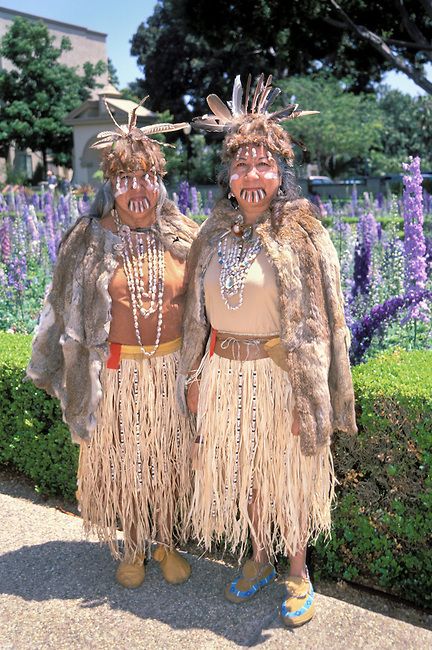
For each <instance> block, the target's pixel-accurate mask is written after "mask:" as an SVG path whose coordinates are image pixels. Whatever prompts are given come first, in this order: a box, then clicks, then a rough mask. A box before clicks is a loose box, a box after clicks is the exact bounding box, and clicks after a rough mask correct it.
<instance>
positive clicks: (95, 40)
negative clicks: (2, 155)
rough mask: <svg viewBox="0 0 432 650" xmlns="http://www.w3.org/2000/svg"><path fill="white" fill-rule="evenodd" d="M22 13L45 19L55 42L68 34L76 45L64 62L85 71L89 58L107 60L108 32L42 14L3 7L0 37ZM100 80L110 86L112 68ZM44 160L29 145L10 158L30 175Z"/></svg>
mask: <svg viewBox="0 0 432 650" xmlns="http://www.w3.org/2000/svg"><path fill="white" fill-rule="evenodd" d="M18 16H19V17H21V18H25V19H26V20H31V21H38V20H41V21H42V22H43V23H44V24H45V25H46V26H47V28H48V31H49V33H50V34H51V35H52V36H54V38H55V41H54V43H55V44H56V45H59V44H60V41H61V39H62V38H63V37H64V36H67V38H68V39H69V40H70V42H71V45H72V49H71V50H70V51H68V52H63V53H62V55H61V57H60V62H61V63H64V64H65V65H67V66H70V67H78V71H79V72H82V66H83V64H84V63H86V62H87V61H89V62H90V63H93V64H96V63H97V62H98V61H104V62H105V63H106V62H107V60H108V57H107V49H106V38H107V35H106V34H104V33H102V32H96V31H93V30H90V29H87V28H86V27H80V26H78V25H71V24H69V23H63V22H60V21H57V20H51V19H50V18H43V17H42V16H36V15H33V14H28V13H24V12H22V11H15V10H13V9H5V8H3V7H0V38H2V37H3V36H4V35H5V33H6V31H7V30H8V28H9V27H10V26H11V24H12V22H13V21H14V19H15V18H17V17H18ZM11 68H12V64H11V63H10V61H8V60H7V59H2V58H1V57H0V69H4V70H11ZM97 82H98V83H99V84H102V85H103V86H106V85H107V84H108V71H106V72H104V73H103V74H102V75H101V76H100V77H98V79H97ZM99 92H100V90H99ZM97 93H98V89H95V90H93V94H92V98H93V99H96V100H97V99H98V94H97ZM41 162H42V156H41V155H40V154H39V153H38V152H32V151H30V150H29V149H28V150H27V151H18V150H14V149H13V148H12V150H11V154H10V160H9V161H8V163H9V164H10V165H11V166H13V168H14V169H15V171H17V172H18V173H22V174H23V175H24V176H26V177H27V178H31V177H32V175H33V173H34V171H35V169H36V167H37V165H38V163H41ZM53 170H54V171H56V173H59V171H60V170H58V169H55V168H53ZM60 173H61V172H60ZM5 178H6V161H5V160H4V159H3V160H1V159H0V180H3V181H4V180H5Z"/></svg>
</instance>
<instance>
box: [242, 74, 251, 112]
mask: <svg viewBox="0 0 432 650" xmlns="http://www.w3.org/2000/svg"><path fill="white" fill-rule="evenodd" d="M251 83H252V75H251V74H248V78H247V82H246V92H245V99H244V112H245V113H247V109H248V104H249V93H250V87H251Z"/></svg>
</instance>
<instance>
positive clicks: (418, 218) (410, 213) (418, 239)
mask: <svg viewBox="0 0 432 650" xmlns="http://www.w3.org/2000/svg"><path fill="white" fill-rule="evenodd" d="M402 167H403V168H404V170H405V171H406V172H407V173H406V174H405V175H404V177H403V183H404V190H403V216H404V232H405V239H404V250H405V288H406V290H407V291H408V290H410V289H424V287H425V286H426V281H427V274H426V259H425V256H426V245H425V238H424V232H423V192H422V182H423V177H422V175H421V171H420V158H419V157H418V156H416V157H415V158H412V159H411V160H410V162H409V163H404V164H403V165H402ZM428 313H429V307H428V306H427V305H426V304H425V303H415V304H414V305H413V306H412V308H410V310H409V312H408V315H407V317H406V318H405V319H404V321H406V320H408V319H410V318H416V319H418V320H423V321H424V322H429V317H428Z"/></svg>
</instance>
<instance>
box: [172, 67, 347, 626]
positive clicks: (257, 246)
mask: <svg viewBox="0 0 432 650" xmlns="http://www.w3.org/2000/svg"><path fill="white" fill-rule="evenodd" d="M249 90H250V77H249V79H248V83H247V89H246V92H245V93H243V88H242V85H241V83H240V79H239V77H237V78H236V80H235V83H234V89H233V97H232V102H231V104H230V108H228V107H227V106H226V105H225V104H224V103H223V102H222V101H221V100H220V99H219V98H218V97H217V96H216V95H210V96H209V97H208V98H207V101H208V104H209V106H210V108H211V110H212V114H211V115H205V116H203V117H202V118H199V119H195V120H194V125H195V126H196V127H198V128H202V129H205V130H208V131H220V132H223V133H224V134H225V139H224V143H223V151H222V162H223V170H222V172H221V176H220V184H221V186H222V189H223V191H224V198H222V199H221V200H220V201H219V202H218V203H217V205H216V206H215V208H214V210H213V213H212V214H211V216H210V217H209V218H208V219H207V221H206V222H205V223H204V224H203V226H202V227H201V230H200V232H199V234H198V237H197V239H196V240H195V242H194V243H193V244H192V247H191V252H190V257H189V278H190V283H189V289H188V297H187V304H186V310H185V321H184V331H183V346H182V352H181V361H180V378H181V379H180V381H179V389H180V390H179V398H180V400H182V401H183V406H184V407H185V408H186V405H187V406H188V408H189V410H190V411H192V412H196V413H197V429H198V430H197V438H196V444H195V448H194V466H195V487H194V495H193V499H192V507H191V523H192V528H193V530H194V533H195V535H196V537H197V538H198V539H199V540H200V541H201V542H202V543H203V545H204V546H205V547H206V548H209V547H210V546H211V544H212V542H219V543H220V542H223V543H224V544H225V545H226V547H228V548H230V549H231V550H234V551H237V552H238V553H239V556H240V558H242V557H243V556H244V553H245V550H246V547H247V542H248V538H249V535H250V538H251V541H252V549H253V555H252V558H251V559H249V560H247V561H246V562H245V564H244V565H243V568H242V571H241V574H240V575H239V576H238V577H236V578H235V579H234V580H233V581H232V582H231V583H230V584H228V585H227V587H226V590H225V596H226V598H228V599H229V600H230V601H233V602H237V603H238V602H245V601H247V600H249V599H250V598H252V597H253V596H254V595H255V594H256V593H257V592H258V591H260V590H261V589H262V588H263V587H265V586H266V585H268V584H269V583H270V582H272V581H273V580H274V578H275V577H276V572H275V569H274V566H273V562H274V558H275V556H276V555H284V556H288V557H289V559H290V577H289V578H288V581H287V588H288V595H287V598H286V599H285V600H284V602H283V603H282V605H281V609H280V613H281V617H282V620H283V622H284V623H285V624H286V625H288V626H296V625H300V624H303V623H305V622H306V621H308V620H310V618H312V615H313V612H314V591H313V588H312V585H311V583H310V580H309V576H308V572H307V567H306V548H307V544H308V541H310V540H311V539H315V538H316V537H317V536H318V535H319V534H320V533H322V532H323V533H324V534H329V531H330V507H331V502H332V497H333V492H334V473H333V463H332V457H331V452H330V439H331V434H332V433H333V431H334V430H336V429H338V430H341V431H346V432H352V433H353V432H355V431H356V423H355V414H354V394H353V387H352V380H351V373H350V365H349V357H348V348H349V333H348V329H347V327H346V324H345V319H344V310H343V297H342V293H341V288H340V279H339V263H338V258H337V255H336V251H335V249H334V246H333V244H332V243H331V240H330V237H329V235H328V233H327V231H326V230H325V228H324V227H323V226H322V225H321V223H320V222H319V220H318V218H317V215H316V212H315V210H314V208H313V206H312V205H311V204H310V203H309V202H308V201H307V200H305V199H302V198H300V197H299V195H298V188H297V186H296V182H295V178H294V174H293V171H292V164H293V159H294V154H293V149H292V141H293V140H292V137H291V136H290V135H289V134H288V133H287V132H286V131H285V130H284V129H283V128H282V127H281V126H280V122H282V121H283V120H288V119H294V118H297V117H302V116H304V115H308V114H311V111H301V110H299V109H298V108H297V105H294V104H291V105H289V106H286V107H285V108H282V109H281V110H279V111H275V112H271V111H270V106H271V104H272V103H273V101H274V99H275V98H276V97H277V95H278V94H279V93H280V90H279V89H278V88H272V86H271V78H270V77H269V79H268V80H267V81H266V82H264V79H263V76H261V77H260V78H259V79H258V82H257V86H256V88H255V92H254V94H253V97H252V98H251V100H250V98H249ZM313 112H315V111H313ZM313 112H312V113H313ZM182 382H183V386H182ZM183 388H184V389H185V390H184V391H183ZM183 396H184V398H185V399H183Z"/></svg>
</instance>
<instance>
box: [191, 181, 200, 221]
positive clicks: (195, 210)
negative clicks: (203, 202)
mask: <svg viewBox="0 0 432 650" xmlns="http://www.w3.org/2000/svg"><path fill="white" fill-rule="evenodd" d="M190 197H191V212H192V214H199V212H200V205H199V204H200V200H199V196H198V191H197V188H196V187H195V186H192V187H191V188H190Z"/></svg>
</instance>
